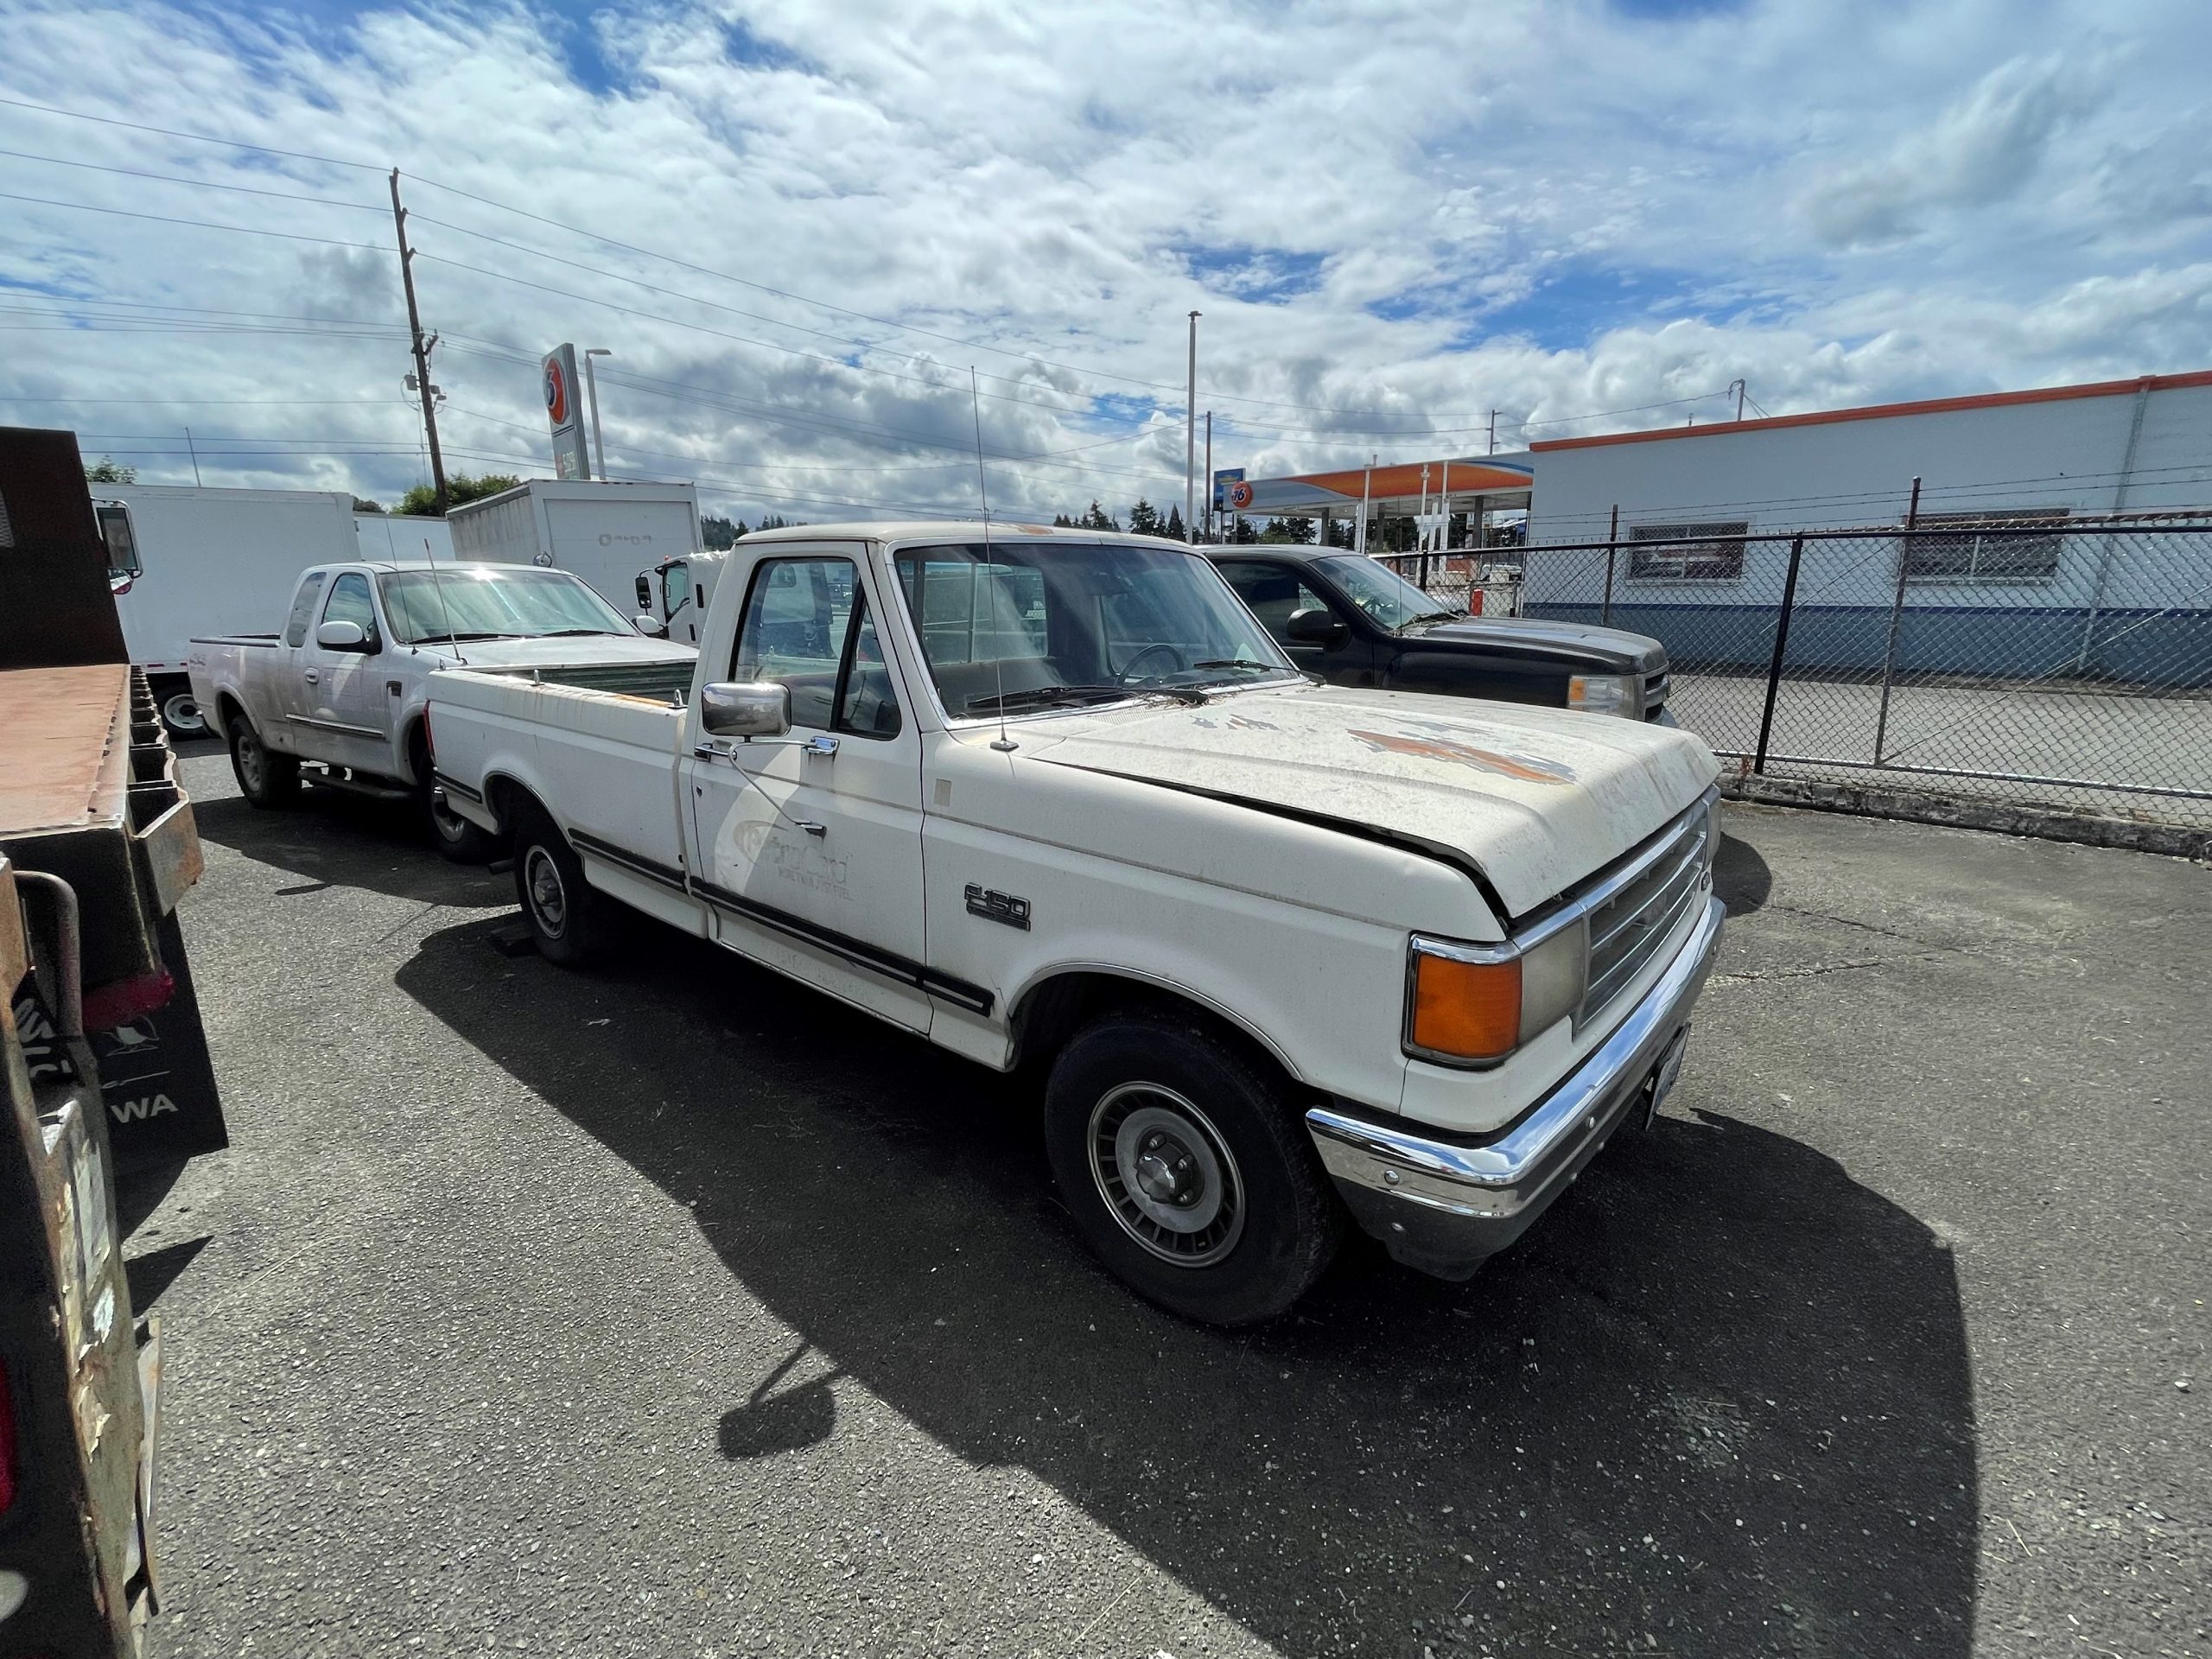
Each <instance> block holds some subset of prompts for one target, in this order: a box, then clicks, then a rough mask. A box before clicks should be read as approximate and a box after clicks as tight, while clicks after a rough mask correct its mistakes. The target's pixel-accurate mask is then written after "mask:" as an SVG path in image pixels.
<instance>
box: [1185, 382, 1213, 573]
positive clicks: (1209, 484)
mask: <svg viewBox="0 0 2212 1659" xmlns="http://www.w3.org/2000/svg"><path fill="white" fill-rule="evenodd" d="M1196 528H1197V526H1196V525H1194V524H1192V523H1191V521H1190V520H1189V519H1187V518H1185V520H1184V521H1183V533H1184V534H1185V536H1188V535H1190V534H1191V533H1192V531H1194V530H1195V529H1196ZM1205 539H1206V540H1207V541H1209V542H1211V540H1213V410H1206V534H1205Z"/></svg>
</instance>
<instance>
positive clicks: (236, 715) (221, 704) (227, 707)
mask: <svg viewBox="0 0 2212 1659" xmlns="http://www.w3.org/2000/svg"><path fill="white" fill-rule="evenodd" d="M215 714H216V717H217V719H218V721H219V724H220V728H221V730H222V734H223V735H224V736H225V737H228V736H229V735H230V734H231V721H233V720H238V719H243V720H244V721H245V723H246V724H247V725H249V726H251V725H252V724H253V716H252V715H249V714H247V713H246V711H245V704H243V703H241V702H239V701H238V698H237V696H235V695H233V694H232V693H231V692H228V691H220V692H218V693H217V694H216V696H215Z"/></svg>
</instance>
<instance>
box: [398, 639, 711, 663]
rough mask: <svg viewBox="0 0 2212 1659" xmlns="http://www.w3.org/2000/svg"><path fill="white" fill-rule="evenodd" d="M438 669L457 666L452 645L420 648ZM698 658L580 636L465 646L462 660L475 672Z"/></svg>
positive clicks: (667, 644)
mask: <svg viewBox="0 0 2212 1659" xmlns="http://www.w3.org/2000/svg"><path fill="white" fill-rule="evenodd" d="M416 649H417V650H419V651H420V652H422V653H423V656H425V657H435V658H438V659H439V666H444V665H445V664H451V663H454V661H455V658H454V647H453V646H451V645H421V646H417V647H416ZM698 655H699V653H698V652H697V651H696V650H695V649H694V648H693V647H691V646H690V645H676V644H674V643H672V642H671V641H669V640H666V639H646V638H645V635H643V634H642V633H576V634H569V635H567V636H565V637H563V638H562V639H474V640H463V641H462V642H461V657H463V658H467V666H468V667H470V668H582V667H585V666H587V665H588V664H594V663H674V662H687V663H688V662H690V661H692V660H694V659H695V658H697V656H698Z"/></svg>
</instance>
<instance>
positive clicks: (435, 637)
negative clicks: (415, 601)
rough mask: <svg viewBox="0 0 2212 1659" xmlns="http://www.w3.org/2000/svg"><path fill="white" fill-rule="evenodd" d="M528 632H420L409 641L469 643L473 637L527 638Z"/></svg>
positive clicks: (413, 643)
mask: <svg viewBox="0 0 2212 1659" xmlns="http://www.w3.org/2000/svg"><path fill="white" fill-rule="evenodd" d="M529 638H530V636H529V635H528V634H526V633H418V634H416V636H415V637H414V638H413V639H410V640H409V641H408V642H407V643H408V644H409V645H454V644H461V645H467V643H468V642H469V641H470V640H472V639H529Z"/></svg>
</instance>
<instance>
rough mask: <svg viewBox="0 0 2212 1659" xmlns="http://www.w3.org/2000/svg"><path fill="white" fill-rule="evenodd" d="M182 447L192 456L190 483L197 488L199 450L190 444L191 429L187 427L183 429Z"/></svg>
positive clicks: (192, 443) (198, 479)
mask: <svg viewBox="0 0 2212 1659" xmlns="http://www.w3.org/2000/svg"><path fill="white" fill-rule="evenodd" d="M184 447H185V448H186V449H187V450H188V451H189V452H190V454H191V455H192V482H193V486H194V488H197V487H199V484H200V449H199V447H198V446H197V445H196V444H194V442H192V429H191V428H190V427H186V428H185V429H184Z"/></svg>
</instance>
